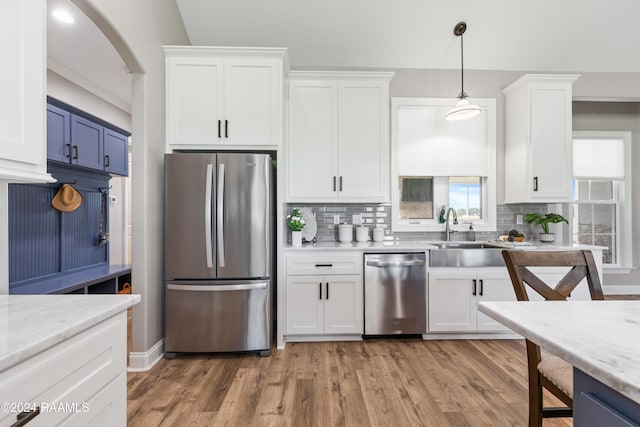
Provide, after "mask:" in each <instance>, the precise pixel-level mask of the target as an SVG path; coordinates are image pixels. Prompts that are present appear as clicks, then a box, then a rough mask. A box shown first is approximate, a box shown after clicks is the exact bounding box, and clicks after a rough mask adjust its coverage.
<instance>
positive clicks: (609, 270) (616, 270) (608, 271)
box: [602, 266, 635, 274]
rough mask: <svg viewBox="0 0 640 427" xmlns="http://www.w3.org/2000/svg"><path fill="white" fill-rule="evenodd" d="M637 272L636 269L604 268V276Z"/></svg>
mask: <svg viewBox="0 0 640 427" xmlns="http://www.w3.org/2000/svg"><path fill="white" fill-rule="evenodd" d="M633 270H635V268H634V267H607V266H603V267H602V273H603V274H629V273H631V271H633Z"/></svg>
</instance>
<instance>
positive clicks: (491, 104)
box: [391, 98, 497, 232]
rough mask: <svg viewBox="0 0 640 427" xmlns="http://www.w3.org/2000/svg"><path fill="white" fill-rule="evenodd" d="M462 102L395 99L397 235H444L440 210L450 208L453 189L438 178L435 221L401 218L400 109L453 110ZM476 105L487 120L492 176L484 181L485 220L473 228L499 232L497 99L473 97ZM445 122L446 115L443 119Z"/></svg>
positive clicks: (393, 157) (393, 172)
mask: <svg viewBox="0 0 640 427" xmlns="http://www.w3.org/2000/svg"><path fill="white" fill-rule="evenodd" d="M457 101H458V99H457V98H392V100H391V106H392V108H391V109H392V117H391V228H392V230H393V231H394V232H398V231H400V232H402V231H415V232H443V231H444V229H445V224H440V223H439V216H440V207H441V206H442V205H445V206H447V208H448V207H449V200H448V199H449V186H448V177H441V176H436V177H434V188H433V198H434V200H433V209H434V217H433V219H420V220H408V219H400V218H399V214H398V201H399V197H400V194H399V188H398V176H399V174H398V150H399V141H398V109H399V108H400V107H405V106H421V107H424V108H429V107H434V108H442V106H450V107H451V108H453V107H454V106H455V104H456V102H457ZM473 103H474V104H476V105H478V106H479V107H480V108H482V110H483V111H482V113H481V114H486V115H487V117H486V119H487V135H486V138H487V144H488V159H489V167H488V169H489V173H488V176H487V177H485V179H483V182H482V195H481V197H482V202H481V204H482V207H483V220H482V221H473V228H474V229H475V230H476V231H496V230H497V213H496V211H497V209H496V200H497V198H496V192H497V186H496V181H497V172H496V100H495V99H493V98H473ZM443 120H444V116H443ZM463 155H464V153H456V156H463ZM425 176H430V175H429V171H425ZM450 225H451V229H452V230H456V231H465V230H467V229H468V228H469V224H468V223H464V224H463V223H462V221H461V222H460V224H458V225H452V224H450Z"/></svg>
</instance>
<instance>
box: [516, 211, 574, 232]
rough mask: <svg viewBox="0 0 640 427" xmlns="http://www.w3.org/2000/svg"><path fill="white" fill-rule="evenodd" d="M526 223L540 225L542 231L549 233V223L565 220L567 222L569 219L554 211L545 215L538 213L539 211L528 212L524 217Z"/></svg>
mask: <svg viewBox="0 0 640 427" xmlns="http://www.w3.org/2000/svg"><path fill="white" fill-rule="evenodd" d="M525 219H526V221H527V224H533V225H539V226H540V227H542V231H543V232H544V233H545V234H549V224H557V223H559V222H566V223H567V224H569V221H567V219H566V218H565V217H563V216H562V215H560V214H556V213H548V214H545V215H540V214H539V213H537V212H535V213H529V214H527V215H526V217H525Z"/></svg>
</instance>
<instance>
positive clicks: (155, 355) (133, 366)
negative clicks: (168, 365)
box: [127, 338, 164, 372]
mask: <svg viewBox="0 0 640 427" xmlns="http://www.w3.org/2000/svg"><path fill="white" fill-rule="evenodd" d="M163 356H164V338H163V339H161V340H160V341H158V342H157V343H155V344H154V345H153V347H151V348H150V349H149V350H147V351H145V352H138V351H132V352H131V353H129V367H128V368H127V371H128V372H144V371H148V370H149V369H151V368H153V366H154V365H155V364H156V363H158V362H159V361H160V359H162V357H163Z"/></svg>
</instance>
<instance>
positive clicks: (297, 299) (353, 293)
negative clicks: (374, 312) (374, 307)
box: [285, 253, 364, 338]
mask: <svg viewBox="0 0 640 427" xmlns="http://www.w3.org/2000/svg"><path fill="white" fill-rule="evenodd" d="M286 265H287V272H288V274H287V277H286V291H285V293H286V296H285V304H286V314H285V317H286V332H285V333H286V335H287V336H288V337H289V338H290V337H291V336H297V337H300V336H305V335H308V336H318V335H340V334H344V335H361V334H362V333H363V327H364V322H363V310H362V307H363V293H362V292H363V289H362V254H360V253H359V254H335V255H333V254H326V253H323V254H320V255H318V254H316V255H313V254H311V255H307V254H291V255H287V256H286ZM292 272H304V273H313V274H291V273H292ZM342 273H351V274H342Z"/></svg>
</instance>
